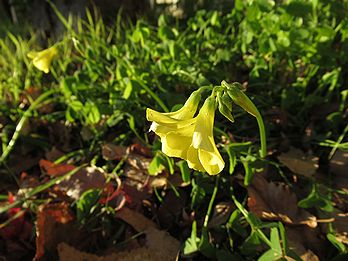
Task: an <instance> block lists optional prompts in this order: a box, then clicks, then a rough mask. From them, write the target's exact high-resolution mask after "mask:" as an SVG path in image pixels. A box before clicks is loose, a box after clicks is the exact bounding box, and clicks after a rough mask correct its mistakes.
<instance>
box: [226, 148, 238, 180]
mask: <svg viewBox="0 0 348 261" xmlns="http://www.w3.org/2000/svg"><path fill="white" fill-rule="evenodd" d="M226 151H227V155H228V159H229V163H230V166H229V169H228V172H229V173H230V174H232V173H233V172H234V168H235V167H236V165H237V155H236V152H235V151H234V148H233V147H232V146H228V147H227V148H226Z"/></svg>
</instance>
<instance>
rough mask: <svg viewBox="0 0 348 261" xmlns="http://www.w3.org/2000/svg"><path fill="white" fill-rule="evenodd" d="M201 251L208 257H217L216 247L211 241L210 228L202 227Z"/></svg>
mask: <svg viewBox="0 0 348 261" xmlns="http://www.w3.org/2000/svg"><path fill="white" fill-rule="evenodd" d="M199 251H200V252H201V253H202V254H203V255H205V256H206V257H208V258H213V257H215V248H214V246H213V245H212V244H211V243H210V240H209V233H208V228H207V227H203V228H202V235H201V238H200V242H199Z"/></svg>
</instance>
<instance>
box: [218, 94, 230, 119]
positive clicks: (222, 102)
mask: <svg viewBox="0 0 348 261" xmlns="http://www.w3.org/2000/svg"><path fill="white" fill-rule="evenodd" d="M224 95H225V96H224ZM226 95H227V94H222V93H221V92H218V94H217V96H216V97H217V102H218V108H219V112H220V113H221V114H222V115H223V116H225V118H227V119H228V120H229V121H231V122H234V118H233V116H232V113H231V111H232V100H231V99H230V98H229V96H228V95H227V97H228V98H227V99H229V100H230V101H228V100H227V99H226ZM223 96H224V98H223Z"/></svg>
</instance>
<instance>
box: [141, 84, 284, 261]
mask: <svg viewBox="0 0 348 261" xmlns="http://www.w3.org/2000/svg"><path fill="white" fill-rule="evenodd" d="M208 91H210V95H209V96H208V97H207V98H206V99H205V101H204V102H203V105H202V106H201V108H200V109H199V112H198V113H197V110H198V108H199V105H200V103H201V99H202V96H203V94H204V93H205V92H208ZM233 103H235V104H237V105H238V106H240V107H242V108H243V109H244V110H245V111H246V112H248V113H249V114H251V115H252V116H254V117H255V118H256V120H257V123H258V126H259V132H260V140H261V149H260V151H259V153H260V157H261V158H264V157H265V156H266V153H267V148H266V133H265V127H264V123H263V119H262V116H261V114H260V112H259V111H258V109H257V108H256V106H255V105H254V103H253V102H252V101H251V100H250V99H249V98H248V96H247V95H246V94H245V93H244V92H243V88H242V85H241V84H240V83H238V82H235V83H231V84H230V83H227V82H226V81H222V82H221V85H220V86H215V87H207V86H204V87H201V88H199V89H198V90H196V91H194V92H193V93H192V94H191V95H190V97H189V98H188V99H187V101H186V102H185V104H184V105H183V107H182V108H181V109H179V110H177V111H173V112H168V113H161V112H158V111H155V110H152V109H149V108H148V109H147V110H146V118H147V120H148V121H152V124H151V126H150V131H153V132H155V133H156V134H157V135H158V136H159V137H160V139H161V142H162V152H163V153H164V154H166V155H167V156H169V157H176V158H181V159H183V160H185V161H186V162H187V164H188V167H189V168H191V169H194V170H196V171H200V172H207V173H208V174H209V175H217V174H219V173H221V172H222V171H223V169H224V167H225V162H224V160H223V158H222V157H221V155H220V152H219V150H218V149H217V147H216V144H215V140H214V134H213V128H214V117H215V111H216V109H218V110H219V112H220V113H221V114H222V115H223V116H224V117H226V118H227V119H228V120H229V121H231V122H234V118H233V116H232V104H233ZM218 182H219V176H217V178H216V180H215V186H214V190H213V193H212V196H211V199H210V202H209V206H208V210H207V213H206V215H205V219H204V224H203V227H202V232H201V237H200V238H198V237H197V234H196V232H197V228H196V226H197V224H196V222H195V221H194V222H193V224H192V231H191V237H190V238H188V239H187V240H186V242H185V244H184V247H183V252H184V254H191V253H193V252H196V251H201V252H202V253H203V254H204V255H206V256H208V257H214V256H215V254H214V253H215V250H214V248H213V247H212V246H211V245H210V243H209V239H208V238H209V236H208V221H209V216H210V214H211V211H212V208H213V203H214V200H215V197H216V194H217V190H218ZM231 197H232V200H233V201H234V203H235V205H236V206H237V208H238V209H239V211H240V213H241V214H242V215H244V217H245V218H246V220H247V221H248V223H249V225H250V226H251V228H252V231H254V232H253V233H252V235H251V236H250V237H253V236H256V237H258V238H260V239H261V240H262V241H263V242H264V243H266V244H267V245H268V246H269V247H270V250H269V251H267V252H266V253H264V255H271V256H273V257H275V256H279V255H280V256H281V255H282V252H281V251H280V252H279V251H275V250H274V249H273V248H274V247H273V244H272V238H271V239H268V238H267V236H266V235H265V234H264V233H263V232H262V230H261V229H260V228H259V222H256V220H254V219H252V218H251V217H250V215H249V213H248V212H247V210H246V209H245V208H244V207H243V205H242V204H241V203H240V202H238V200H237V199H236V197H235V196H234V195H231ZM275 226H277V225H275ZM280 226H281V224H280ZM272 229H275V231H274V232H276V233H278V231H277V230H276V228H272ZM283 230H284V229H283ZM277 235H278V234H277ZM278 243H279V242H278Z"/></svg>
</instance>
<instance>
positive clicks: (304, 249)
mask: <svg viewBox="0 0 348 261" xmlns="http://www.w3.org/2000/svg"><path fill="white" fill-rule="evenodd" d="M285 230H286V236H287V239H288V245H289V248H290V249H291V250H292V251H294V252H295V253H296V254H297V255H299V256H300V257H301V259H302V260H308V261H317V260H320V259H322V258H319V257H324V256H326V254H327V253H325V249H327V247H328V245H327V244H328V242H327V241H326V240H325V238H322V237H321V231H320V230H319V228H308V227H289V226H285ZM318 256H319V257H318Z"/></svg>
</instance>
